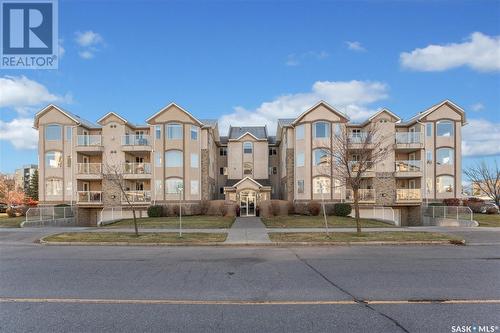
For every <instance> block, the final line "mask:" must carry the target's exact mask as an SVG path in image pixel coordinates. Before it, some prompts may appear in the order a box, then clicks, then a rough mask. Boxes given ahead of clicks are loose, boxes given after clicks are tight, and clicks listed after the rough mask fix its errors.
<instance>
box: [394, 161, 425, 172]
mask: <svg viewBox="0 0 500 333" xmlns="http://www.w3.org/2000/svg"><path fill="white" fill-rule="evenodd" d="M421 165H422V161H419V160H407V161H396V172H418V171H422V169H421Z"/></svg>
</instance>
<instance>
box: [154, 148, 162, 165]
mask: <svg viewBox="0 0 500 333" xmlns="http://www.w3.org/2000/svg"><path fill="white" fill-rule="evenodd" d="M155 166H157V167H161V166H162V164H161V152H159V151H155Z"/></svg>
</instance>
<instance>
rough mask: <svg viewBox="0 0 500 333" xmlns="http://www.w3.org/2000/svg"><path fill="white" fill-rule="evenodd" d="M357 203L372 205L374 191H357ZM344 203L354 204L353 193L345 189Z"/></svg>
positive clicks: (363, 189) (362, 189)
mask: <svg viewBox="0 0 500 333" xmlns="http://www.w3.org/2000/svg"><path fill="white" fill-rule="evenodd" d="M358 196H359V202H360V203H374V202H375V190H374V189H365V188H361V189H359V190H358ZM345 201H347V202H354V191H353V190H351V189H347V190H346V192H345Z"/></svg>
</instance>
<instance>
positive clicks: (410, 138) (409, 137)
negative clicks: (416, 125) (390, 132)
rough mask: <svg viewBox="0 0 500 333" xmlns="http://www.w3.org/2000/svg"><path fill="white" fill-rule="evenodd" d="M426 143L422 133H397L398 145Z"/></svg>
mask: <svg viewBox="0 0 500 333" xmlns="http://www.w3.org/2000/svg"><path fill="white" fill-rule="evenodd" d="M412 143H424V135H423V133H422V132H399V133H396V144H405V145H407V144H412Z"/></svg>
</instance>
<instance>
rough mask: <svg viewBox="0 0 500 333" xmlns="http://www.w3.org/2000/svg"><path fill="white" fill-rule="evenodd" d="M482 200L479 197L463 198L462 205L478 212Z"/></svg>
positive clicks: (482, 202) (481, 205)
mask: <svg viewBox="0 0 500 333" xmlns="http://www.w3.org/2000/svg"><path fill="white" fill-rule="evenodd" d="M483 204H484V200H483V199H479V198H468V199H467V200H464V205H465V206H467V207H469V208H470V209H471V210H472V211H473V212H474V213H480V212H481V208H482V207H483Z"/></svg>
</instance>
